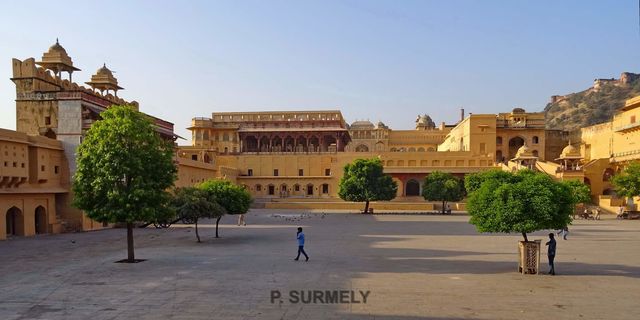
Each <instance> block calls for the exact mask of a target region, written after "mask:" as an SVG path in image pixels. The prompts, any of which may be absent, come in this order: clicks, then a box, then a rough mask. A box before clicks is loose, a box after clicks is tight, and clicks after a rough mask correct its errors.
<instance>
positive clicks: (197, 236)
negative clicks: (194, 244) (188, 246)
mask: <svg viewBox="0 0 640 320" xmlns="http://www.w3.org/2000/svg"><path fill="white" fill-rule="evenodd" d="M196 238H198V243H200V234H198V218H196Z"/></svg>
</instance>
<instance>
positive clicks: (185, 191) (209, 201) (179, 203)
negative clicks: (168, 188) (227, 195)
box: [172, 187, 226, 243]
mask: <svg viewBox="0 0 640 320" xmlns="http://www.w3.org/2000/svg"><path fill="white" fill-rule="evenodd" d="M172 205H173V207H174V208H175V210H176V213H177V214H178V216H179V217H180V218H182V219H186V220H189V221H193V223H194V224H195V229H196V238H197V239H198V243H200V242H201V241H200V234H199V233H198V220H199V219H200V218H216V219H218V218H220V217H222V216H223V215H224V214H225V212H226V211H225V209H224V208H223V207H222V206H221V205H219V204H218V203H217V202H216V201H215V199H213V198H212V197H211V195H210V194H209V193H208V192H207V191H205V190H202V189H198V188H194V187H187V188H178V189H176V192H175V195H174V198H173V201H172Z"/></svg>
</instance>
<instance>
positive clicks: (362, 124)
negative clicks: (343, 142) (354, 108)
mask: <svg viewBox="0 0 640 320" xmlns="http://www.w3.org/2000/svg"><path fill="white" fill-rule="evenodd" d="M350 128H351V129H373V128H375V126H374V125H373V123H371V121H369V120H358V121H354V122H353V123H352V124H351V126H350Z"/></svg>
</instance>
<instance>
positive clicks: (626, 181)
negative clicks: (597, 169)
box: [611, 161, 640, 198]
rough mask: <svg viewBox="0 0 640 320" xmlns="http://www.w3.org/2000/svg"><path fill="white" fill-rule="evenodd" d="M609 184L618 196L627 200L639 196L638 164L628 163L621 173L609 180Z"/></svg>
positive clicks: (639, 167) (639, 165)
mask: <svg viewBox="0 0 640 320" xmlns="http://www.w3.org/2000/svg"><path fill="white" fill-rule="evenodd" d="M611 184H613V186H614V187H615V188H616V193H617V194H618V195H621V196H623V197H627V198H633V197H638V196H640V162H638V161H634V162H631V163H629V165H628V166H627V167H626V168H625V169H624V170H623V171H622V172H621V173H619V174H616V175H615V176H613V177H612V178H611Z"/></svg>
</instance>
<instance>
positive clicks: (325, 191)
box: [322, 183, 329, 194]
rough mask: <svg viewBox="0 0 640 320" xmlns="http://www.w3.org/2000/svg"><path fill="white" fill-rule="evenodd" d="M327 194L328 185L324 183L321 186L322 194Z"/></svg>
mask: <svg viewBox="0 0 640 320" xmlns="http://www.w3.org/2000/svg"><path fill="white" fill-rule="evenodd" d="M328 193H329V184H327V183H325V184H323V185H322V194H328Z"/></svg>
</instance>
